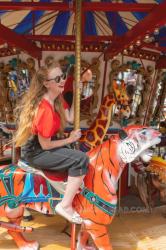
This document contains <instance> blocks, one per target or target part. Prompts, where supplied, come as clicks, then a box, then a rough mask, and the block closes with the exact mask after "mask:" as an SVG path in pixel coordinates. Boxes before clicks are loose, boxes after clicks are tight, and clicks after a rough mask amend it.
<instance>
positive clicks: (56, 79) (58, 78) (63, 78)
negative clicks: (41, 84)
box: [47, 73, 67, 83]
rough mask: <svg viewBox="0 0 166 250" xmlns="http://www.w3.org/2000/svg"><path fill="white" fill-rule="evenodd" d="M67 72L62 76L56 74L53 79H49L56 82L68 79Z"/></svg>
mask: <svg viewBox="0 0 166 250" xmlns="http://www.w3.org/2000/svg"><path fill="white" fill-rule="evenodd" d="M66 78H67V74H66V73H63V74H62V75H61V76H56V77H55V78H52V79H47V81H55V82H56V83H60V82H61V81H64V80H66Z"/></svg>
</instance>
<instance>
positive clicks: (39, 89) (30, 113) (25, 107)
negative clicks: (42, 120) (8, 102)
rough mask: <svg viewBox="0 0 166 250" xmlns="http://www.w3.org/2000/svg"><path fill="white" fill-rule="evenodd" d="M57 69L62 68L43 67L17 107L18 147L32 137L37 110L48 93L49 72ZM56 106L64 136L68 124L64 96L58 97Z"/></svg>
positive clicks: (16, 137)
mask: <svg viewBox="0 0 166 250" xmlns="http://www.w3.org/2000/svg"><path fill="white" fill-rule="evenodd" d="M56 67H60V66H59V65H58V64H57V63H53V64H52V65H49V67H41V68H40V69H39V70H38V71H37V72H36V73H35V74H34V75H33V78H32V80H31V84H30V88H29V90H28V92H27V93H26V94H25V95H24V96H23V98H22V100H21V102H20V103H19V105H18V106H17V108H16V112H15V113H16V121H17V131H16V133H15V137H14V141H15V144H16V147H20V146H23V145H24V144H25V143H26V142H27V140H28V139H29V137H30V136H31V135H32V132H31V128H32V121H33V119H34V116H35V114H36V113H37V109H38V106H39V103H40V101H41V99H42V97H43V95H44V94H45V93H46V92H47V88H46V87H45V86H44V84H43V83H44V81H45V80H46V79H47V76H48V73H49V71H51V69H53V68H56ZM54 106H55V109H56V111H57V112H58V113H59V115H60V119H61V128H60V130H59V133H60V134H62V133H63V131H64V127H65V124H66V120H65V114H64V107H63V101H62V96H58V97H57V98H56V99H55V101H54Z"/></svg>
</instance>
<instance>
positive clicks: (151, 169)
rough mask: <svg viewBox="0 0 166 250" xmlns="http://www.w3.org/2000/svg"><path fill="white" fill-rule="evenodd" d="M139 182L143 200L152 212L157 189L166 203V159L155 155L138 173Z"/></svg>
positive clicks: (162, 200) (165, 214)
mask: <svg viewBox="0 0 166 250" xmlns="http://www.w3.org/2000/svg"><path fill="white" fill-rule="evenodd" d="M160 144H161V143H160ZM137 183H138V191H139V195H140V197H141V200H142V201H143V203H144V205H145V207H146V208H147V209H149V211H150V212H152V207H153V206H154V195H156V191H157V193H159V196H160V200H161V202H162V203H164V204H166V160H164V159H163V158H162V157H160V156H153V157H152V159H151V161H150V162H149V164H148V166H146V167H144V168H143V169H142V171H141V173H138V177H137ZM165 216H166V211H165V213H164V217H165Z"/></svg>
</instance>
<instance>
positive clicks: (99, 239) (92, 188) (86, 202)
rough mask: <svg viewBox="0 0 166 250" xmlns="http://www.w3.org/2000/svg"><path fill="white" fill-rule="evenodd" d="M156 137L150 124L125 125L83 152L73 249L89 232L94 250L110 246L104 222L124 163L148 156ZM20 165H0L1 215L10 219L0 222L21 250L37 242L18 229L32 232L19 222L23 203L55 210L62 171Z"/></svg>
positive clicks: (82, 246)
mask: <svg viewBox="0 0 166 250" xmlns="http://www.w3.org/2000/svg"><path fill="white" fill-rule="evenodd" d="M159 136H160V133H159V132H157V131H155V130H153V129H151V128H145V127H142V126H129V127H126V128H125V131H123V130H122V131H121V133H119V135H118V134H117V135H112V136H111V137H110V139H109V140H107V141H105V142H104V143H103V144H101V145H99V146H97V147H96V148H94V149H93V150H91V151H90V152H88V153H87V155H88V156H89V158H90V163H89V171H88V174H87V175H86V177H85V180H84V187H83V188H82V190H81V191H80V193H79V194H78V195H76V197H75V199H74V202H73V206H74V207H75V209H76V210H77V212H78V213H80V215H81V216H82V218H83V224H82V228H81V232H80V234H79V241H78V246H77V249H79V250H80V249H86V243H87V240H88V237H89V235H91V236H92V239H93V240H94V242H95V245H96V247H97V248H98V249H103V250H106V249H107V250H109V249H112V247H111V244H110V242H109V235H108V232H107V225H109V224H110V223H111V221H112V219H113V216H114V214H115V210H116V204H117V196H116V188H117V183H118V179H119V177H120V175H121V173H122V171H123V169H124V167H125V165H126V163H128V162H131V161H133V160H134V159H135V158H136V157H138V156H141V157H142V158H143V157H145V156H146V158H149V159H150V157H151V156H149V155H148V154H149V151H148V148H149V147H151V146H153V145H155V144H157V143H159V142H160V138H159ZM19 166H20V167H18V166H16V165H9V166H3V167H1V168H0V214H1V216H6V217H7V218H8V220H9V223H5V222H0V225H1V226H3V227H6V228H8V233H9V234H10V235H11V236H12V237H13V239H14V241H15V242H16V244H17V246H18V248H19V249H20V250H30V249H31V250H37V249H39V244H38V242H36V241H26V240H25V239H24V237H23V235H22V232H30V231H32V229H31V228H29V227H21V226H20V221H21V219H22V216H23V211H24V207H29V208H32V209H34V210H37V211H39V212H42V213H45V214H54V213H55V206H56V205H57V203H58V202H59V200H60V199H61V197H62V192H61V187H62V185H63V183H64V180H65V179H66V176H62V175H61V176H60V175H58V174H57V173H56V174H55V173H51V176H50V173H49V172H46V171H43V172H42V171H41V170H37V169H34V168H31V167H30V166H28V165H27V164H26V163H25V162H20V164H19ZM25 169H26V170H27V171H29V172H25ZM63 192H64V190H63ZM87 249H88V248H87Z"/></svg>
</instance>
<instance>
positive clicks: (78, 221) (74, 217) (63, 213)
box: [55, 203, 83, 224]
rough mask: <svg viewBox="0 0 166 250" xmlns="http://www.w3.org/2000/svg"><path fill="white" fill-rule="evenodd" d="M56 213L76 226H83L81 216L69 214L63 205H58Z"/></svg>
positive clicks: (75, 213)
mask: <svg viewBox="0 0 166 250" xmlns="http://www.w3.org/2000/svg"><path fill="white" fill-rule="evenodd" d="M55 212H56V213H57V214H59V215H61V216H63V217H64V218H65V219H67V220H68V221H70V222H71V223H74V224H81V223H82V221H83V220H82V218H81V217H80V215H79V214H78V213H77V212H76V211H75V212H74V213H73V215H70V214H68V213H67V212H66V211H65V210H64V209H63V208H62V207H61V204H60V203H58V204H57V205H56V207H55Z"/></svg>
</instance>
